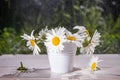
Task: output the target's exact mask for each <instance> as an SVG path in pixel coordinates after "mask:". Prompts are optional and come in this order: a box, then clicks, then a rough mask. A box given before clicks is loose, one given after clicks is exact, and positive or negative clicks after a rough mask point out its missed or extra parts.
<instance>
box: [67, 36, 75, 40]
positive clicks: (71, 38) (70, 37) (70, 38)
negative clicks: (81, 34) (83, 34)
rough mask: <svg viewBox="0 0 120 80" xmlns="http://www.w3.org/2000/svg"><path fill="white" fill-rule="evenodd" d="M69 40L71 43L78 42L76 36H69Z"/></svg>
mask: <svg viewBox="0 0 120 80" xmlns="http://www.w3.org/2000/svg"><path fill="white" fill-rule="evenodd" d="M67 39H68V40H71V41H76V38H75V37H74V36H67Z"/></svg>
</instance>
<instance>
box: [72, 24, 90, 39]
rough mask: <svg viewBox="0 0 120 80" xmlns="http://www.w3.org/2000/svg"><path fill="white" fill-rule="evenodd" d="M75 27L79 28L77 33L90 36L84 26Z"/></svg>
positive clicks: (84, 36)
mask: <svg viewBox="0 0 120 80" xmlns="http://www.w3.org/2000/svg"><path fill="white" fill-rule="evenodd" d="M73 29H78V31H77V34H79V35H80V36H81V37H83V38H84V39H85V38H86V37H88V36H89V32H88V30H87V29H86V28H85V27H84V26H75V27H74V28H73Z"/></svg>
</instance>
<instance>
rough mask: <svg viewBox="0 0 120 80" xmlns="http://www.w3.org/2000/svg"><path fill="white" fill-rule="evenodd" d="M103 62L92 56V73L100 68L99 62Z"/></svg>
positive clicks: (90, 66) (90, 65) (90, 67)
mask: <svg viewBox="0 0 120 80" xmlns="http://www.w3.org/2000/svg"><path fill="white" fill-rule="evenodd" d="M101 61H102V60H99V57H96V56H92V58H91V60H90V62H89V69H90V71H95V70H97V68H98V62H101Z"/></svg>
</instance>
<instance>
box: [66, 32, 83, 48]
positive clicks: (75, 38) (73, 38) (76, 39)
mask: <svg viewBox="0 0 120 80" xmlns="http://www.w3.org/2000/svg"><path fill="white" fill-rule="evenodd" d="M66 39H67V41H68V42H72V43H75V44H76V46H77V47H81V46H82V42H83V41H84V38H82V37H81V36H80V35H79V34H77V33H75V34H72V33H71V32H70V31H68V30H66Z"/></svg>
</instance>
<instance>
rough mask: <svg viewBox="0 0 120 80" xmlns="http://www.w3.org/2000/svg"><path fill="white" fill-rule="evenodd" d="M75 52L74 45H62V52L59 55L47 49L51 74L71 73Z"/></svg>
mask: <svg viewBox="0 0 120 80" xmlns="http://www.w3.org/2000/svg"><path fill="white" fill-rule="evenodd" d="M76 50H77V46H76V45H75V44H74V43H64V50H63V51H62V52H61V53H54V52H52V51H50V49H47V51H48V58H49V63H50V67H51V72H55V73H67V72H71V71H73V65H74V64H73V62H74V55H75V54H76Z"/></svg>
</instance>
